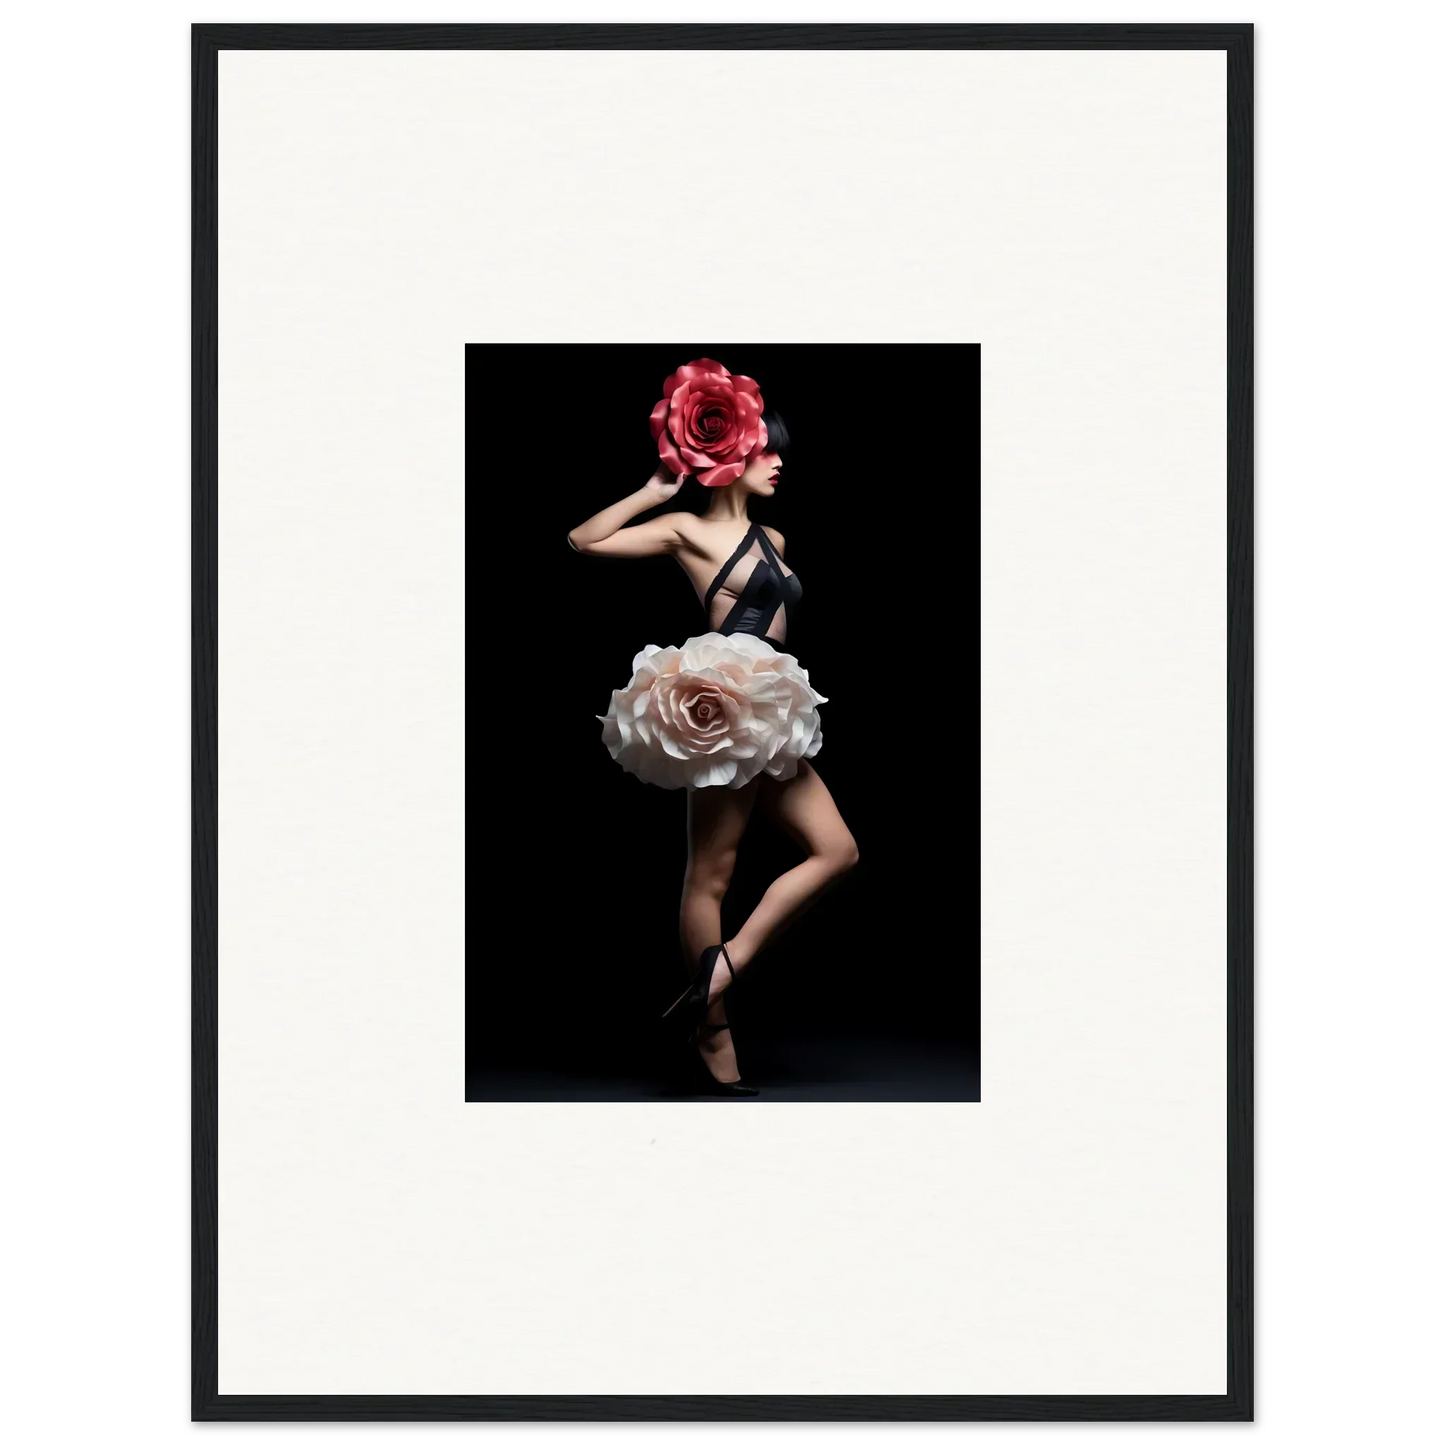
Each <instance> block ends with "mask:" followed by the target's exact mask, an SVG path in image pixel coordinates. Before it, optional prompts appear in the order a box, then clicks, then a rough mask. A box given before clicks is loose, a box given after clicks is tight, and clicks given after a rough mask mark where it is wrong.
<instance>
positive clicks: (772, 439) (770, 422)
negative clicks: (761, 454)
mask: <svg viewBox="0 0 1445 1445" xmlns="http://www.w3.org/2000/svg"><path fill="white" fill-rule="evenodd" d="M763 425H764V426H765V427H767V429H768V445H767V450H768V451H770V452H783V451H786V450H787V447H788V443H789V442H790V441H791V440H792V438H791V437H790V436H789V435H788V428H787V424H786V423H785V422H784V421H783V419H782V417H780V416H779V415H778V414H777V412H775V411H774V410H773V409H772V408H771V407H769V408H768V409H767V410H766V411H764V412H763Z"/></svg>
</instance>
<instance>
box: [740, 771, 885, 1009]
mask: <svg viewBox="0 0 1445 1445" xmlns="http://www.w3.org/2000/svg"><path fill="white" fill-rule="evenodd" d="M761 793H762V800H763V809H764V811H765V812H767V813H768V814H769V815H770V816H771V817H772V819H773V820H774V821H775V822H776V823H777V824H778V825H779V826H780V827H781V828H782V829H783V830H784V831H785V832H786V833H788V834H789V835H790V836H791V837H793V838H794V839H795V840H796V841H797V842H798V843H799V844H801V845H802V847H803V849H804V851H805V852H806V853H807V855H808V856H807V857H806V858H804V859H803V861H802V862H801V863H799V864H798V865H797V866H796V867H794V868H789V869H788V871H787V872H786V873H781V874H779V875H778V877H776V878H774V879H773V881H772V883H771V884H770V885H769V887H768V891H767V892H766V893H764V894H763V896H762V898H761V899H759V900H758V906H757V907H756V908H755V909H753V911H752V913H750V914H749V915H748V919H747V922H745V923H744V924H743V926H742V927H741V928H740V929H738V932H737V936H736V937H735V938H730V939H728V942H727V949H728V956H729V957H730V958H731V959H732V961H733V967H734V968H735V969H738V970H739V971H741V970H742V969H743V968H744V967H745V966H746V965H747V964H749V963H751V962H752V960H753V959H754V958H756V957H757V955H758V951H759V950H760V949H761V948H762V947H763V945H764V944H765V943H767V942H768V941H769V940H770V939H772V938H774V937H776V935H777V934H778V932H779V931H780V930H781V929H782V928H784V927H786V926H787V925H788V924H789V923H791V922H792V921H793V920H794V919H795V918H797V917H798V915H799V914H800V913H802V912H803V910H804V909H805V908H807V907H808V905H809V904H811V903H813V902H815V901H816V900H817V898H818V897H819V895H820V894H822V893H823V892H824V891H825V890H826V889H827V888H829V887H830V886H831V885H832V884H834V883H836V882H837V881H838V879H839V878H841V877H842V876H843V874H845V873H846V872H847V871H848V870H849V869H850V868H851V867H852V866H853V865H854V864H855V863H856V862H857V861H858V845H857V843H855V842H854V841H853V835H852V833H850V832H849V831H848V827H847V824H845V823H844V822H843V815H842V814H841V813H839V811H838V805H837V804H836V803H835V802H834V801H833V795H832V794H831V793H830V792H829V791H828V789H827V787H826V786H825V785H824V783H823V780H822V778H820V777H819V776H818V774H817V770H816V769H815V768H814V767H813V765H812V764H811V763H809V762H806V761H805V762H803V763H800V764H799V765H798V771H797V773H796V774H795V775H794V776H793V777H791V778H789V779H788V780H787V782H781V783H780V782H777V781H775V780H774V779H772V778H767V777H765V778H764V779H763V780H762V787H761ZM718 973H720V974H721V975H722V977H721V978H719V977H718V975H717V973H715V974H714V975H713V988H714V990H715V991H716V992H717V993H719V994H720V993H721V992H722V990H723V989H725V988H726V987H727V986H728V984H729V983H730V982H731V976H730V975H729V974H728V971H727V969H725V968H722V969H719V970H718ZM714 1006H715V1007H716V1000H715V1001H714Z"/></svg>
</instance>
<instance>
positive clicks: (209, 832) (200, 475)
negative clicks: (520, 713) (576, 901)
mask: <svg viewBox="0 0 1445 1445" xmlns="http://www.w3.org/2000/svg"><path fill="white" fill-rule="evenodd" d="M1253 33H1254V32H1253V26H1251V25H1243V24H1230V25H1207V24H1206V25H852V24H848V25H842V24H840V25H606V24H598V25H259V24H258V25H196V26H193V27H192V31H191V65H192V172H191V176H192V217H191V228H192V229H191V242H192V254H191V288H192V336H191V348H192V350H191V356H192V397H191V424H192V434H191V466H192V522H191V549H192V553H191V561H192V570H191V578H192V615H191V659H192V734H191V736H192V742H191V776H192V865H191V866H192V980H191V981H192V1117H191V1148H192V1200H191V1289H192V1305H191V1348H192V1360H191V1418H192V1419H193V1420H197V1421H206V1420H252V1421H257V1420H276V1421H302V1420H317V1421H341V1420H356V1421H363V1420H402V1421H410V1420H589V1421H590V1420H597V1421H609V1420H799V1421H820V1420H1036V1421H1102V1420H1160V1421H1165V1420H1231V1421H1248V1420H1252V1419H1253V1418H1254V1413H1253V1411H1254V1406H1253V1401H1254V1361H1253V1278H1254V1234H1253V1147H1254V1120H1253V916H1254V909H1253V702H1254V678H1253V631H1254V616H1253V605H1254V604H1253V553H1254V521H1253V485H1254V483H1253V416H1254V413H1253V369H1254V368H1253V311H1254V280H1253ZM702 48H718V49H864V50H868V49H886V50H894V49H960V50H1039V49H1044V50H1048V49H1067V50H1120V49H1145V50H1166V49H1171V50H1172V49H1191V50H1220V51H1223V52H1224V53H1225V55H1226V67H1227V85H1228V99H1227V110H1228V130H1227V138H1226V148H1227V180H1228V221H1227V248H1228V256H1227V263H1228V299H1227V311H1228V315H1227V336H1228V347H1227V349H1228V378H1227V394H1228V407H1227V418H1228V420H1227V425H1228V441H1227V474H1228V475H1227V488H1228V498H1227V505H1228V526H1227V533H1228V543H1227V548H1228V551H1227V588H1228V603H1227V605H1228V685H1227V693H1228V703H1227V706H1228V728H1227V732H1228V784H1227V786H1228V812H1227V837H1228V859H1227V877H1228V900H1227V937H1228V958H1227V968H1228V985H1227V1037H1226V1040H1225V1047H1226V1051H1227V1084H1226V1089H1227V1151H1228V1168H1227V1211H1228V1250H1227V1262H1226V1270H1225V1277H1224V1278H1223V1279H1222V1280H1221V1287H1222V1288H1223V1290H1224V1291H1225V1301H1226V1328H1227V1351H1228V1355H1227V1358H1228V1369H1227V1377H1226V1389H1225V1392H1224V1393H1223V1394H1220V1395H681V1396H679V1395H222V1394H220V1393H219V1390H218V1358H217V1347H218V1336H217V1319H218V1296H217V1273H218V1254H217V1241H218V1229H217V1211H218V1203H219V1201H218V1175H217V1158H218V1154H217V1150H218V1117H217V1024H218V1011H217V919H218V913H217V841H218V840H217V789H216V779H217V695H218V694H217V684H218V678H217V530H216V522H217V466H218V452H217V298H218V292H217V242H218V231H217V195H218V189H217V187H218V175H217V142H218V127H217V99H218V92H217V72H218V64H217V61H218V56H219V54H220V52H221V51H222V50H310V49H326V50H368V49H382V50H444V49H445V50H450V49H528V50H530V49H634V50H635V49H702Z"/></svg>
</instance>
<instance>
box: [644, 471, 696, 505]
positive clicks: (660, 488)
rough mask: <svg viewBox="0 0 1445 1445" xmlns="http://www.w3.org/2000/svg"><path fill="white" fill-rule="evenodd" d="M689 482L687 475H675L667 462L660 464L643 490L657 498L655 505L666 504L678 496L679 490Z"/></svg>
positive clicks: (684, 473)
mask: <svg viewBox="0 0 1445 1445" xmlns="http://www.w3.org/2000/svg"><path fill="white" fill-rule="evenodd" d="M686 480H687V473H686V472H683V473H682V475H681V476H677V475H674V473H673V470H672V468H671V467H669V466H668V465H667V463H666V462H659V463H658V464H657V470H656V471H655V472H653V474H652V475H651V476H650V477H648V479H647V481H646V482H645V483H644V484H643V487H642V490H643V491H644V492H647V493H648V494H649V495H650V496H652V497H653V498H655V502H654V505H656V503H658V502H665V501H667V499H668V498H669V497H672V496H676V495H677V489H678V488H679V487H680V486H681V485H682V484H683V483H684V482H685V481H686Z"/></svg>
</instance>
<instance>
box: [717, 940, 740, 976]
mask: <svg viewBox="0 0 1445 1445" xmlns="http://www.w3.org/2000/svg"><path fill="white" fill-rule="evenodd" d="M718 947H719V948H720V949H722V956H723V962H724V963H725V964H727V966H728V972H729V973H730V974H732V976H733V977H734V978H736V977H737V976H738V971H737V969H735V968H734V967H733V961H732V959H730V958H729V957H728V946H727V944H725V943H720V944H718Z"/></svg>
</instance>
